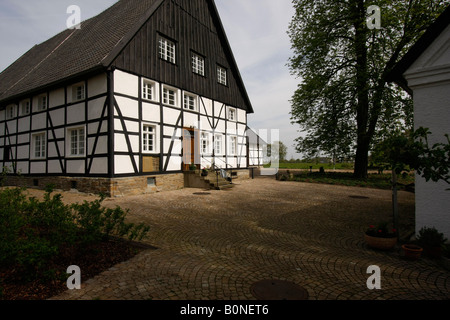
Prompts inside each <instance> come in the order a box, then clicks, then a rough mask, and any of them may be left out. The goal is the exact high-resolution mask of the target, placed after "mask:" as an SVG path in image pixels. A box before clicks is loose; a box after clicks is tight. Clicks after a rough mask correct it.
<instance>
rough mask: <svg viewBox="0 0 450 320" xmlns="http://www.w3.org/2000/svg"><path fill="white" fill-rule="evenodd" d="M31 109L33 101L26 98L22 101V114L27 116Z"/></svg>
mask: <svg viewBox="0 0 450 320" xmlns="http://www.w3.org/2000/svg"><path fill="white" fill-rule="evenodd" d="M30 111H31V101H30V100H29V99H27V100H24V101H22V102H21V103H20V114H21V115H22V116H25V115H27V114H30Z"/></svg>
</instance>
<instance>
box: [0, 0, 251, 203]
mask: <svg viewBox="0 0 450 320" xmlns="http://www.w3.org/2000/svg"><path fill="white" fill-rule="evenodd" d="M250 113H253V108H252V105H251V103H250V100H249V98H248V95H247V93H246V89H245V87H244V84H243V81H242V79H241V76H240V73H239V70H238V68H237V65H236V62H235V60H234V57H233V54H232V51H231V48H230V45H229V43H228V40H227V37H226V35H225V32H224V28H223V26H222V23H221V21H220V17H219V15H218V11H217V8H216V6H215V4H214V1H213V0H121V1H118V2H117V3H116V4H115V5H113V6H112V7H111V8H109V9H107V10H105V11H104V12H103V13H101V14H99V15H98V16H96V17H94V18H92V19H89V20H87V21H85V22H82V24H81V29H73V30H71V29H67V30H65V31H63V32H61V33H60V34H58V35H56V36H55V37H53V38H51V39H49V40H48V41H46V42H44V43H42V44H39V45H37V46H35V47H33V48H32V49H30V50H29V51H28V52H27V53H25V54H24V55H23V56H22V57H21V58H19V59H18V60H17V61H16V62H14V63H13V64H12V65H11V66H9V67H8V68H7V69H5V70H4V71H3V72H2V73H1V74H0V166H2V167H6V168H8V169H9V172H10V173H11V175H10V177H9V179H8V181H9V183H11V184H22V185H26V186H37V187H44V186H45V185H46V184H48V183H53V184H54V185H55V186H56V187H58V188H61V189H70V188H76V189H78V190H80V191H84V192H103V193H107V194H109V195H111V196H114V195H124V194H133V193H142V192H150V191H155V190H171V189H178V188H182V187H184V178H183V172H184V171H186V170H188V169H189V167H190V165H191V164H195V165H196V166H197V167H198V168H200V167H208V166H209V167H211V166H215V167H218V168H227V169H234V170H235V171H238V172H239V170H242V169H247V167H248V155H247V149H248V148H247V135H246V129H247V115H248V114H250ZM242 172H243V173H244V174H247V175H248V170H242ZM19 174H20V176H18V175H19Z"/></svg>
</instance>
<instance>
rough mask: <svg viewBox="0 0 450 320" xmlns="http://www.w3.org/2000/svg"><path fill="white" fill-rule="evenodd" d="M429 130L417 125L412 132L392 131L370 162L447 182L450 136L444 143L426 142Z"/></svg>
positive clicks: (448, 175) (397, 170)
mask: <svg viewBox="0 0 450 320" xmlns="http://www.w3.org/2000/svg"><path fill="white" fill-rule="evenodd" d="M430 134H431V132H430V131H429V130H428V129H427V128H422V127H421V128H418V129H417V130H416V131H414V132H411V133H409V134H408V133H398V132H397V133H395V134H393V135H392V136H390V137H389V138H387V139H385V140H384V141H382V142H380V143H379V144H377V145H376V146H375V148H374V152H373V161H375V162H376V163H379V164H382V165H383V166H384V167H385V168H387V169H393V170H395V171H396V173H397V174H399V173H401V172H404V171H409V170H411V169H414V170H416V171H417V173H418V174H420V175H421V176H422V177H424V178H425V179H426V181H429V180H432V181H435V182H436V181H439V180H443V181H445V182H447V183H448V184H450V139H449V136H448V135H445V137H446V139H447V143H435V144H433V145H432V146H430V145H429V143H428V136H429V135H430Z"/></svg>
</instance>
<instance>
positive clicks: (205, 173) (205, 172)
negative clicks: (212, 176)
mask: <svg viewBox="0 0 450 320" xmlns="http://www.w3.org/2000/svg"><path fill="white" fill-rule="evenodd" d="M207 175H208V170H207V169H206V168H203V169H202V177H206V176H207Z"/></svg>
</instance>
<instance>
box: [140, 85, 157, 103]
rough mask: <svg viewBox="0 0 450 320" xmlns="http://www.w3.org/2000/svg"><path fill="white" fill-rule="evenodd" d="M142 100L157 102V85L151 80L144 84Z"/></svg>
mask: <svg viewBox="0 0 450 320" xmlns="http://www.w3.org/2000/svg"><path fill="white" fill-rule="evenodd" d="M142 98H143V99H146V100H156V90H155V83H154V82H152V81H149V80H143V82H142Z"/></svg>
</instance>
